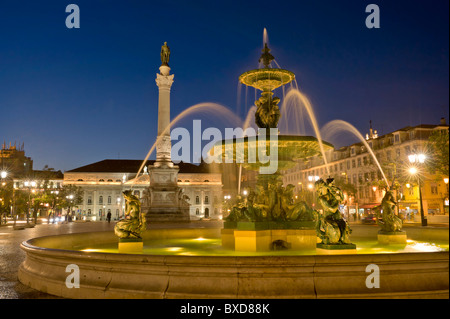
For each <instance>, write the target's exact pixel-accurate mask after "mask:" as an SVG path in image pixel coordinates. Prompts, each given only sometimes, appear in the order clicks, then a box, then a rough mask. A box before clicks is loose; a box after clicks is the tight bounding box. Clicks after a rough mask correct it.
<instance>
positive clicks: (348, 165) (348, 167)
mask: <svg viewBox="0 0 450 319" xmlns="http://www.w3.org/2000/svg"><path fill="white" fill-rule="evenodd" d="M347 169H350V161H347Z"/></svg>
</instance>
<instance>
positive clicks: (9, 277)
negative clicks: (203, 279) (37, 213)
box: [0, 221, 222, 299]
mask: <svg viewBox="0 0 450 319" xmlns="http://www.w3.org/2000/svg"><path fill="white" fill-rule="evenodd" d="M114 224H115V223H114V222H111V224H108V223H107V222H78V223H77V222H73V223H62V224H61V223H60V224H50V225H48V224H38V225H37V226H35V227H34V228H25V229H23V230H14V229H13V227H12V226H0V299H54V298H58V297H55V296H53V295H49V294H45V293H42V292H39V291H37V290H34V289H31V288H29V287H27V286H25V285H23V284H22V283H20V282H19V280H18V278H17V271H18V269H19V266H20V264H21V263H22V261H23V260H24V259H25V252H23V251H22V249H20V244H21V243H22V242H23V241H26V240H28V239H31V238H35V237H42V236H51V235H61V234H70V233H82V232H92V231H113V229H114ZM221 225H222V224H221V222H218V221H205V222H191V223H189V224H155V225H152V226H151V228H177V227H221Z"/></svg>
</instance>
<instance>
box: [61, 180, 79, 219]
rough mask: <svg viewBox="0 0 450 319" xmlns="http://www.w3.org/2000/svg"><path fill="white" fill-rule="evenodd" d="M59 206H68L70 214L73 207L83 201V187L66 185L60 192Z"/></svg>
mask: <svg viewBox="0 0 450 319" xmlns="http://www.w3.org/2000/svg"><path fill="white" fill-rule="evenodd" d="M58 198H59V201H58V204H57V205H58V206H59V208H67V211H68V214H70V213H71V211H72V208H73V207H77V206H78V205H80V204H82V203H83V189H82V188H81V187H79V186H76V185H72V184H68V185H64V186H63V187H62V188H61V191H60V192H59V196H58Z"/></svg>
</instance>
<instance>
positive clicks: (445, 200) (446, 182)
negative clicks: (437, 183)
mask: <svg viewBox="0 0 450 319" xmlns="http://www.w3.org/2000/svg"><path fill="white" fill-rule="evenodd" d="M444 183H445V185H446V186H447V194H446V195H447V196H446V198H445V199H444V213H445V206H449V205H448V204H449V198H448V197H449V192H448V177H444Z"/></svg>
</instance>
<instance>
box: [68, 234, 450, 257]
mask: <svg viewBox="0 0 450 319" xmlns="http://www.w3.org/2000/svg"><path fill="white" fill-rule="evenodd" d="M353 243H354V244H356V247H357V248H356V249H357V254H384V253H411V252H439V251H448V250H449V243H448V241H438V240H436V241H434V242H423V241H415V240H408V242H407V244H406V245H398V244H396V245H393V244H390V245H381V244H379V243H378V241H377V240H355V241H353ZM77 250H81V251H87V252H103V253H118V247H117V243H109V244H104V245H91V246H88V247H80V248H78V249H77ZM142 253H143V254H148V255H177V256H299V255H316V252H315V251H300V250H289V249H287V250H275V251H268V252H239V251H234V250H229V249H224V248H223V247H222V240H221V239H220V238H196V239H160V240H151V241H147V242H144V250H143V252H142Z"/></svg>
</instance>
